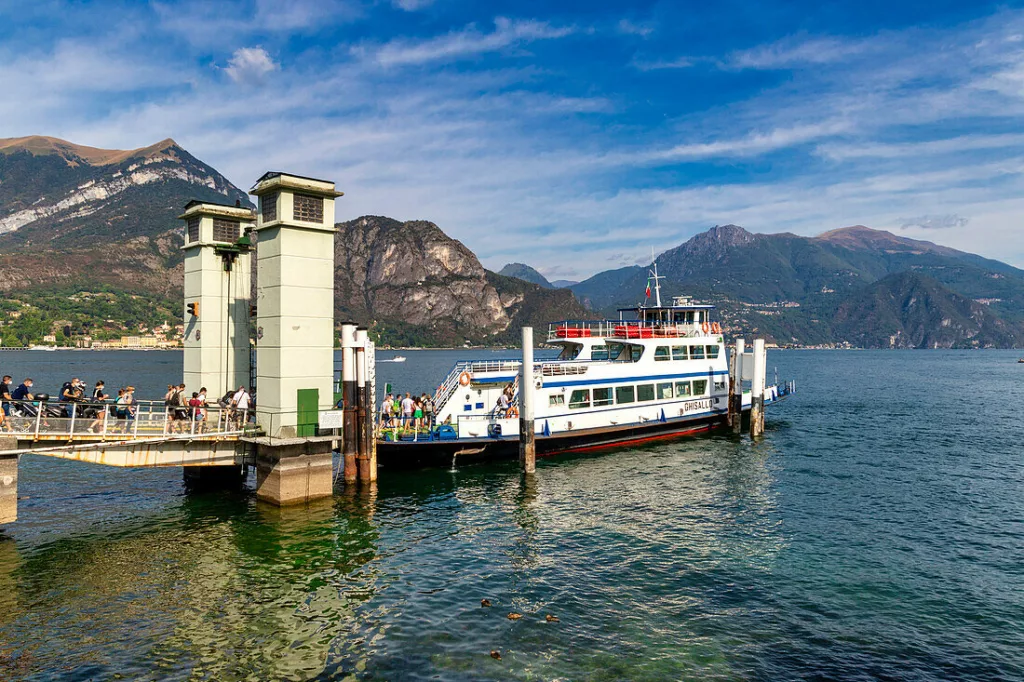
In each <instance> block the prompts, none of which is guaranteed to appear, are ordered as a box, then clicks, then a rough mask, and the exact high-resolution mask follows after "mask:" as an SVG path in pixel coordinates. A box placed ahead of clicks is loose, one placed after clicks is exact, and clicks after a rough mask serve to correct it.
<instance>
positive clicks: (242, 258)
mask: <svg viewBox="0 0 1024 682" xmlns="http://www.w3.org/2000/svg"><path fill="white" fill-rule="evenodd" d="M179 217H180V218H181V219H182V220H184V221H185V245H184V247H182V248H183V250H184V252H185V287H184V290H185V353H184V370H185V371H184V381H185V385H186V386H187V387H188V390H189V391H190V392H192V391H198V390H199V389H200V388H203V387H206V388H207V389H208V390H209V395H210V399H211V400H216V399H217V398H219V397H220V396H222V395H224V393H225V392H226V391H228V390H234V389H236V388H238V387H239V386H246V387H248V386H249V385H250V381H249V378H250V377H249V364H250V363H249V299H250V292H251V289H252V260H251V258H252V256H251V253H250V249H251V244H250V241H249V237H248V235H247V231H248V230H249V229H251V228H252V225H253V218H254V217H255V216H254V214H253V211H252V209H249V208H245V207H242V206H239V205H237V204H236V205H234V206H229V205H222V204H214V203H208V202H202V201H190V202H189V203H188V204H187V205H186V206H185V212H184V213H183V214H182V215H181V216H179Z"/></svg>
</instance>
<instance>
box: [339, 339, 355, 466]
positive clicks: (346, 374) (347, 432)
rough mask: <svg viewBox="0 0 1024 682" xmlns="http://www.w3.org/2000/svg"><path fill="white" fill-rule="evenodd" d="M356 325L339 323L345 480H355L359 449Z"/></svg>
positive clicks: (342, 452) (342, 443) (342, 447)
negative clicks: (343, 406) (343, 402)
mask: <svg viewBox="0 0 1024 682" xmlns="http://www.w3.org/2000/svg"><path fill="white" fill-rule="evenodd" d="M355 346H356V326H355V325H354V324H352V323H351V322H346V323H345V324H343V325H341V395H342V398H343V399H344V401H345V408H344V413H343V415H342V427H341V456H342V462H343V464H344V478H345V481H346V482H352V481H355V480H356V475H357V465H356V456H357V454H358V451H359V445H358V438H359V430H358V429H359V426H358V424H359V420H358V418H357V410H358V406H357V404H356V403H357V402H358V397H357V392H356V349H355Z"/></svg>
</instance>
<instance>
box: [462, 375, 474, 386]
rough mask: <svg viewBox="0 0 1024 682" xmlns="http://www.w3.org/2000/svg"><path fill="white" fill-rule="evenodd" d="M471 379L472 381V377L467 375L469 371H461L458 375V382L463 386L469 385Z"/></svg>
mask: <svg viewBox="0 0 1024 682" xmlns="http://www.w3.org/2000/svg"><path fill="white" fill-rule="evenodd" d="M471 381H473V377H471V376H469V372H463V373H462V374H460V375H459V383H460V384H462V385H463V386H469V382H471Z"/></svg>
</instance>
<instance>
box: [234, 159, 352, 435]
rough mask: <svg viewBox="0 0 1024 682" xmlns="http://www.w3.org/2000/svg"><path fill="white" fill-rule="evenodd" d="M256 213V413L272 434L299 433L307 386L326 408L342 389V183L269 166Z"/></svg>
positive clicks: (257, 189)
mask: <svg viewBox="0 0 1024 682" xmlns="http://www.w3.org/2000/svg"><path fill="white" fill-rule="evenodd" d="M250 193H251V194H254V195H256V196H258V197H259V201H260V206H259V210H258V212H257V216H256V232H257V234H258V246H257V254H256V272H257V280H258V281H257V288H256V297H257V300H256V306H257V307H256V337H257V342H256V375H257V378H256V418H257V421H258V422H259V424H260V426H262V427H263V430H264V431H265V432H266V433H267V435H268V436H270V437H271V438H291V437H295V436H296V435H299V434H297V430H296V424H297V413H298V410H299V392H300V391H302V392H303V407H304V409H308V407H309V406H310V403H309V399H310V396H311V395H312V394H311V392H309V390H310V389H315V390H316V391H317V402H318V407H319V409H321V410H326V409H330V408H332V407H333V400H334V390H333V385H332V384H333V378H334V200H335V198H337V197H340V196H342V193H341V192H336V191H335V189H334V183H333V182H329V181H327V180H317V179H315V178H305V177H301V176H298V175H289V174H287V173H277V172H272V173H267V174H265V175H264V176H263V177H261V178H260V179H259V181H257V183H256V186H255V187H253V188H252V190H250Z"/></svg>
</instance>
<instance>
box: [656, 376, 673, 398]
mask: <svg viewBox="0 0 1024 682" xmlns="http://www.w3.org/2000/svg"><path fill="white" fill-rule="evenodd" d="M671 397H672V382H671V381H670V382H668V383H665V384H658V400H668V399H669V398H671Z"/></svg>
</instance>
